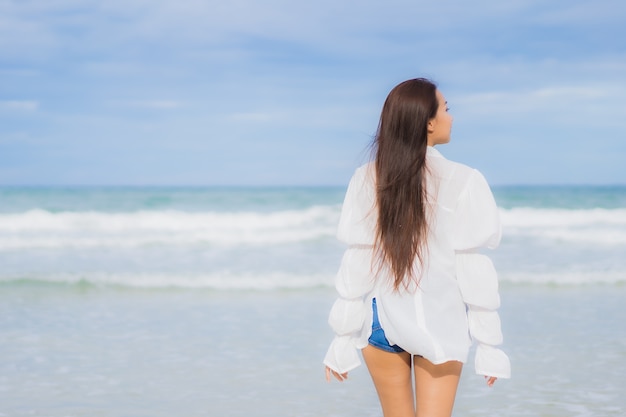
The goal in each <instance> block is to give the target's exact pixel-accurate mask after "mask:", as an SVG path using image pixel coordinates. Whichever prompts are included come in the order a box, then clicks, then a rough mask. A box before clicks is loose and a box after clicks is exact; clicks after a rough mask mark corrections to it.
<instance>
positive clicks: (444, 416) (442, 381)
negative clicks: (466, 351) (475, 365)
mask: <svg viewBox="0 0 626 417" xmlns="http://www.w3.org/2000/svg"><path fill="white" fill-rule="evenodd" d="M413 368H414V372H415V404H416V408H417V410H416V412H415V415H416V416H417V417H450V416H451V415H452V407H453V406H454V398H455V397H456V389H457V387H458V385H459V378H460V377H461V370H462V368H463V364H462V363H461V362H457V361H450V362H445V363H442V364H440V365H433V363H432V362H430V361H429V360H428V359H424V358H422V357H421V356H415V357H414V358H413Z"/></svg>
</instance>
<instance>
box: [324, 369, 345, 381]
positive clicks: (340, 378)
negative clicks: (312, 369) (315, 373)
mask: <svg viewBox="0 0 626 417" xmlns="http://www.w3.org/2000/svg"><path fill="white" fill-rule="evenodd" d="M331 374H332V375H333V376H334V377H335V379H336V380H337V381H340V382H342V381H344V380H346V379H348V373H347V372H344V373H342V374H340V373H339V372H335V371H333V370H332V369H330V368H329V367H328V366H327V367H326V381H328V382H330V375H331Z"/></svg>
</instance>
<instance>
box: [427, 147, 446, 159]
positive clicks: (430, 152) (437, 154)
mask: <svg viewBox="0 0 626 417" xmlns="http://www.w3.org/2000/svg"><path fill="white" fill-rule="evenodd" d="M426 155H428V156H434V157H437V158H443V155H442V154H441V152H439V151H438V150H437V149H435V147H434V146H427V147H426Z"/></svg>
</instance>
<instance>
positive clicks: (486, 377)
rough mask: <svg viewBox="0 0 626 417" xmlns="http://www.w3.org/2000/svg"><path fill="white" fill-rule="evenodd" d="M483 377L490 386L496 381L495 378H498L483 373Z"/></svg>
mask: <svg viewBox="0 0 626 417" xmlns="http://www.w3.org/2000/svg"><path fill="white" fill-rule="evenodd" d="M485 379H486V380H487V385H488V386H490V387H493V384H494V383H495V382H496V380H497V379H498V378H496V377H495V376H486V375H485Z"/></svg>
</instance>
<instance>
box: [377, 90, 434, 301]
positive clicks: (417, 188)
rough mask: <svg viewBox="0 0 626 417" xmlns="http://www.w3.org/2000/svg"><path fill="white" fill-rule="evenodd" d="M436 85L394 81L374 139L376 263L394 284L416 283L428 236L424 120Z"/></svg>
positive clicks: (428, 116)
mask: <svg viewBox="0 0 626 417" xmlns="http://www.w3.org/2000/svg"><path fill="white" fill-rule="evenodd" d="M436 92H437V86H436V85H435V84H434V83H433V82H431V81H429V80H426V79H423V78H418V79H413V80H408V81H404V82H403V83H400V84H398V85H397V86H396V87H395V88H394V89H393V90H391V92H390V93H389V95H388V96H387V99H386V100H385V104H384V106H383V110H382V113H381V116H380V122H379V125H378V131H377V133H376V137H375V138H374V142H373V147H372V148H373V152H374V155H375V160H374V163H375V166H376V202H377V210H378V223H377V226H376V248H377V259H378V261H379V266H380V267H382V265H385V266H387V267H389V268H390V270H391V272H392V273H393V287H394V289H395V290H398V289H399V288H400V287H401V286H402V287H404V288H408V287H409V285H410V283H411V282H418V281H419V275H416V273H415V272H416V271H415V270H414V267H413V265H414V262H415V259H416V258H417V259H418V261H419V263H420V265H421V264H423V261H424V250H425V241H426V239H427V235H428V222H427V213H426V204H427V195H426V178H425V177H426V175H425V174H426V169H427V168H426V148H427V146H428V121H429V120H430V119H432V118H433V117H435V115H436V114H437V108H438V106H439V103H438V100H437V94H436Z"/></svg>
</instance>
